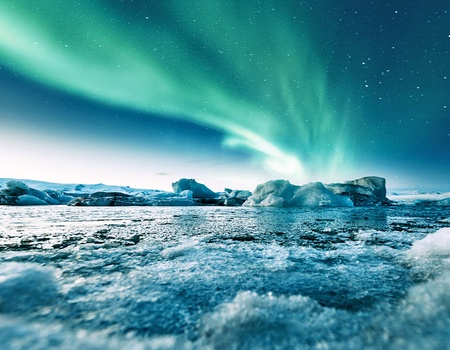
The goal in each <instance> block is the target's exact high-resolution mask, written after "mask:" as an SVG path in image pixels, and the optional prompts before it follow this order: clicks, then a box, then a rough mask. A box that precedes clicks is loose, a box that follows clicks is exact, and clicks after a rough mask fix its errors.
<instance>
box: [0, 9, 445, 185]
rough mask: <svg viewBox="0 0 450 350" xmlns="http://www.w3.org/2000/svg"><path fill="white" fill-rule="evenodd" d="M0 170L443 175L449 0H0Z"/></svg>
mask: <svg viewBox="0 0 450 350" xmlns="http://www.w3.org/2000/svg"><path fill="white" fill-rule="evenodd" d="M0 23H1V24H2V27H3V28H6V29H5V30H2V33H1V34H0V94H1V96H2V98H1V100H0V122H1V125H2V127H1V129H0V147H1V149H2V152H1V155H0V161H1V164H2V167H1V168H0V177H21V178H33V179H40V180H48V181H59V182H105V183H114V184H119V185H131V186H141V187H147V188H161V189H169V188H170V183H171V182H172V181H175V180H177V179H178V178H180V177H195V178H197V180H199V181H201V182H204V183H206V184H208V185H210V186H211V187H213V189H215V190H221V189H222V188H223V187H225V186H227V187H239V188H249V189H253V188H254V187H255V186H256V185H257V184H258V183H260V182H263V181H266V180H269V179H274V178H285V179H289V180H291V182H293V183H296V184H303V183H305V182H309V181H325V182H333V181H343V180H345V179H351V178H356V177H360V176H365V175H379V176H383V177H386V178H387V180H388V186H391V187H419V186H420V187H423V186H425V187H433V188H441V189H444V188H449V187H450V176H449V174H450V152H449V151H450V107H449V105H450V68H449V65H448V57H449V52H450V4H449V3H448V1H444V0H439V1H433V2H432V3H426V2H421V1H395V2H388V1H372V2H369V1H363V2H356V1H339V2H335V1H291V2H289V1H283V2H280V1H256V0H255V1H248V2H245V3H242V2H239V1H218V2H208V1H206V0H203V1H202V0H193V1H189V2H180V1H152V2H150V1H121V2H111V1H63V2H62V3H55V2H54V1H44V0H41V1H34V0H31V1H27V2H21V1H14V0H5V1H2V3H1V4H0Z"/></svg>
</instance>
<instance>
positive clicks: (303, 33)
mask: <svg viewBox="0 0 450 350" xmlns="http://www.w3.org/2000/svg"><path fill="white" fill-rule="evenodd" d="M81 2H83V4H82V5H79V4H77V3H76V2H64V3H59V4H56V3H55V2H54V1H44V0H42V1H34V3H35V4H38V6H34V7H31V6H30V4H29V3H28V2H17V1H8V0H5V1H2V3H1V4H0V21H1V23H2V27H1V30H0V58H1V60H2V61H3V62H4V63H5V64H6V65H7V66H8V67H10V68H12V69H14V70H16V71H18V72H20V73H22V74H24V75H26V76H27V77H29V78H32V79H37V80H38V81H40V82H42V83H45V84H48V85H51V86H54V87H57V88H61V89H65V90H66V91H69V92H71V93H75V94H79V95H82V96H85V97H89V98H92V99H96V100H101V101H103V102H106V103H111V104H116V105H120V106H124V107H127V108H132V109H138V110H143V111H147V112H156V113H162V114H163V115H165V116H167V117H171V118H183V119H187V120H189V121H191V122H195V123H199V124H202V125H207V126H210V127H214V128H215V129H217V130H220V131H222V132H224V133H225V134H226V135H227V136H226V139H225V141H224V144H225V145H227V146H231V147H242V148H245V149H247V150H249V151H251V152H252V153H254V154H255V155H259V156H263V160H264V164H265V165H266V166H267V167H268V168H271V169H277V170H281V172H283V173H285V174H288V175H290V178H291V179H306V178H308V177H309V173H310V175H311V177H313V178H315V179H317V178H318V177H321V176H326V175H327V174H328V173H329V172H332V171H333V169H335V167H336V166H337V165H339V166H341V167H342V166H344V164H343V159H342V157H343V151H344V149H345V141H346V138H345V130H344V129H345V127H344V126H343V125H345V120H344V116H342V115H339V119H338V115H337V111H336V110H337V107H338V106H333V105H331V104H330V101H331V100H333V99H332V97H330V96H328V94H329V91H326V86H327V84H328V81H327V80H328V78H327V76H326V74H325V71H326V62H324V61H322V58H321V57H320V56H319V55H318V54H317V53H318V50H317V47H315V45H314V43H313V38H312V37H311V35H310V34H308V30H310V29H311V27H312V26H313V25H312V24H311V23H309V24H308V22H309V21H308V18H305V17H306V16H305V15H303V16H302V13H301V9H297V8H296V7H300V6H296V7H294V8H279V7H278V6H280V4H281V3H280V2H275V1H274V2H273V4H270V1H267V2H265V5H263V7H261V5H258V3H259V2H257V1H246V2H240V1H235V2H230V1H224V2H221V3H219V4H218V3H217V2H211V1H206V0H197V1H190V2H189V5H186V3H185V2H178V1H171V2H169V1H165V2H161V4H160V5H150V4H146V3H144V2H143V3H142V4H141V5H135V4H130V3H128V4H127V5H123V4H122V5H119V4H116V5H111V3H110V2H102V1H98V0H96V1H93V0H89V1H81ZM78 3H80V2H78ZM182 3H183V5H181V4H182ZM106 4H107V5H106ZM272 5H273V6H272ZM105 6H106V7H105ZM116 6H117V7H116ZM119 6H122V8H119ZM146 6H148V8H147V7H146ZM187 6H189V7H187ZM136 7H139V8H136ZM311 21H312V20H311ZM334 100H335V101H338V100H337V99H335V98H334ZM337 125H340V127H339V128H336V126H337ZM346 151H347V152H348V150H346ZM347 157H348V154H347ZM258 159H259V158H258Z"/></svg>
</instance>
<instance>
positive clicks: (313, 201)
mask: <svg viewBox="0 0 450 350" xmlns="http://www.w3.org/2000/svg"><path fill="white" fill-rule="evenodd" d="M243 205H244V206H250V207H320V206H328V207H352V206H353V202H352V201H351V200H350V198H349V197H347V196H340V195H337V194H334V193H333V192H331V191H330V190H328V189H327V188H326V187H325V186H324V185H323V184H322V183H321V182H314V183H310V184H307V185H304V186H296V185H292V184H291V183H290V182H289V181H287V180H271V181H268V182H266V183H263V184H261V185H258V187H256V190H255V191H254V192H253V195H252V196H250V197H249V198H248V199H247V201H246V202H245V203H244V204H243Z"/></svg>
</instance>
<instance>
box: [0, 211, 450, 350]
mask: <svg viewBox="0 0 450 350" xmlns="http://www.w3.org/2000/svg"><path fill="white" fill-rule="evenodd" d="M0 223H1V224H0V251H1V253H0V339H1V340H2V345H0V347H1V348H4V349H52V348H54V349H105V348H108V349H123V348H127V349H361V348H372V349H424V348H427V349H450V229H449V228H448V227H449V226H450V208H444V207H441V208H437V207H412V206H408V207H389V208H381V207H380V208H379V207H375V208H345V209H343V208H339V209H332V208H318V209H279V208H242V207H240V208H229V207H228V208H227V207H100V208H95V207H90V208H89V207H65V206H53V207H0Z"/></svg>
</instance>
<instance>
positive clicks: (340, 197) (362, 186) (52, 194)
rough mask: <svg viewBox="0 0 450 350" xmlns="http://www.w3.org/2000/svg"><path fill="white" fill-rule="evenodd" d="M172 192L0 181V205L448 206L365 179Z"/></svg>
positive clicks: (189, 183)
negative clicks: (387, 193) (387, 194)
mask: <svg viewBox="0 0 450 350" xmlns="http://www.w3.org/2000/svg"><path fill="white" fill-rule="evenodd" d="M172 188H173V192H166V191H159V190H148V189H147V190H146V189H134V188H131V187H128V186H108V185H103V184H96V185H83V184H78V185H75V184H54V183H46V182H39V181H33V180H22V181H19V180H14V179H0V205H57V204H68V205H70V206H192V205H219V206H241V205H244V206H248V207H352V206H373V205H392V204H415V205H431V204H433V205H440V206H450V192H448V193H421V192H408V193H405V192H402V193H393V194H392V195H390V198H387V197H386V180H385V179H384V178H382V177H377V176H367V177H363V178H360V179H356V180H351V181H346V182H344V183H333V184H323V183H321V182H314V183H309V184H305V185H302V186H298V185H293V184H291V183H290V182H289V181H287V180H271V181H267V182H265V183H263V184H260V185H258V186H257V188H256V189H255V191H254V192H253V193H252V192H250V191H248V190H237V189H228V188H225V190H224V191H223V192H214V191H212V190H210V189H209V188H208V187H207V186H206V185H204V184H201V183H198V182H197V181H195V179H187V178H182V179H180V180H178V181H176V182H174V183H172Z"/></svg>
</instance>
